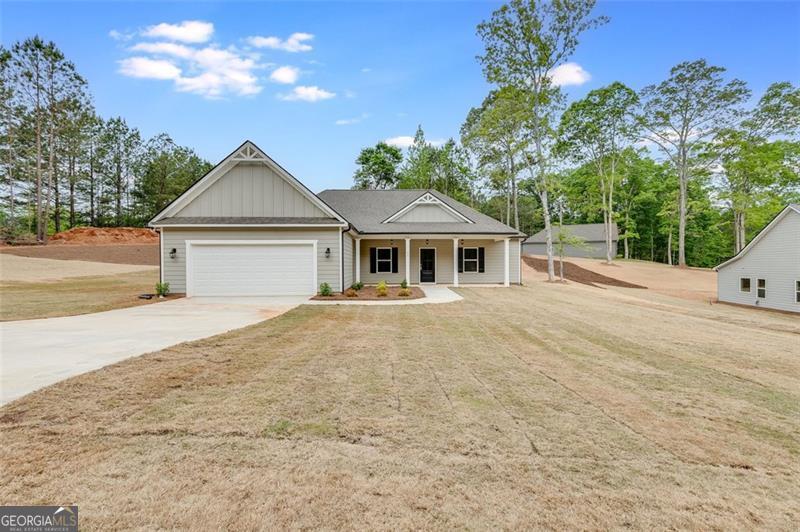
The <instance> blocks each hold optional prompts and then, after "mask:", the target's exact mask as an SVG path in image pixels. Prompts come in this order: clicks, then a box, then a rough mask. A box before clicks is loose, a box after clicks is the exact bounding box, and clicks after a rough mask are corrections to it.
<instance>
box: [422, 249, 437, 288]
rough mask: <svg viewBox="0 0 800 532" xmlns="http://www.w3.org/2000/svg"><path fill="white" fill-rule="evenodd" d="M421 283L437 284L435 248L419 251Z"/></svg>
mask: <svg viewBox="0 0 800 532" xmlns="http://www.w3.org/2000/svg"><path fill="white" fill-rule="evenodd" d="M419 282H420V283H435V282H436V249H434V248H421V249H420V250H419Z"/></svg>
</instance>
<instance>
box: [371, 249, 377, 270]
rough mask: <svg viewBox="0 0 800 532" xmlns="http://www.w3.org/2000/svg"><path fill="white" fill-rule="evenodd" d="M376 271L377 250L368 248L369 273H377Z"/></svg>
mask: <svg viewBox="0 0 800 532" xmlns="http://www.w3.org/2000/svg"><path fill="white" fill-rule="evenodd" d="M377 271H378V250H376V249H375V248H369V273H377Z"/></svg>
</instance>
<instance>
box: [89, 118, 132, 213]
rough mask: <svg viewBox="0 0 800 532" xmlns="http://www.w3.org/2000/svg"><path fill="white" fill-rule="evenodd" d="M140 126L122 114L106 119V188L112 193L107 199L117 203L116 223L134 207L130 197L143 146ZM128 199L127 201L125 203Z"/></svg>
mask: <svg viewBox="0 0 800 532" xmlns="http://www.w3.org/2000/svg"><path fill="white" fill-rule="evenodd" d="M141 142H142V140H141V136H140V135H139V130H137V129H136V128H131V127H130V126H128V123H127V122H126V121H125V120H124V119H123V118H121V117H117V118H112V119H110V120H108V121H106V122H105V124H104V126H103V130H102V132H101V134H100V151H99V156H100V161H101V163H100V164H101V168H102V174H103V178H104V179H103V181H104V185H105V188H106V190H107V191H108V192H110V194H111V197H105V198H103V200H104V202H111V203H113V207H114V225H116V226H120V225H122V224H123V221H124V220H125V218H124V215H125V213H126V210H129V209H125V208H124V207H130V205H129V202H128V201H127V200H128V198H129V196H128V195H129V193H130V188H131V183H132V181H133V173H134V168H135V167H136V164H137V157H138V156H139V152H140V150H141ZM124 203H126V204H127V205H123V204H124Z"/></svg>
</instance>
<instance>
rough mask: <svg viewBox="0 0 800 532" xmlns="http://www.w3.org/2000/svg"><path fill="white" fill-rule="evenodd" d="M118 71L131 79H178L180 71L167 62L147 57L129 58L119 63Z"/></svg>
mask: <svg viewBox="0 0 800 532" xmlns="http://www.w3.org/2000/svg"><path fill="white" fill-rule="evenodd" d="M119 71H120V72H121V73H122V74H124V75H126V76H130V77H132V78H148V79H178V78H179V77H180V75H181V69H180V68H178V67H177V66H175V65H174V64H173V63H171V62H169V61H164V60H162V59H150V58H148V57H129V58H127V59H123V60H122V61H120V62H119Z"/></svg>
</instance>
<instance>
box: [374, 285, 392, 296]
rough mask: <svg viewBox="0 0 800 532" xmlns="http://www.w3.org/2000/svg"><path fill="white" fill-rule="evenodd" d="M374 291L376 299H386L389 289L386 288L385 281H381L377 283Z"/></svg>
mask: <svg viewBox="0 0 800 532" xmlns="http://www.w3.org/2000/svg"><path fill="white" fill-rule="evenodd" d="M375 291H376V292H377V293H378V297H386V295H387V294H388V293H389V289H388V287H387V286H386V281H381V282H379V283H378V286H376V287H375Z"/></svg>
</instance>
